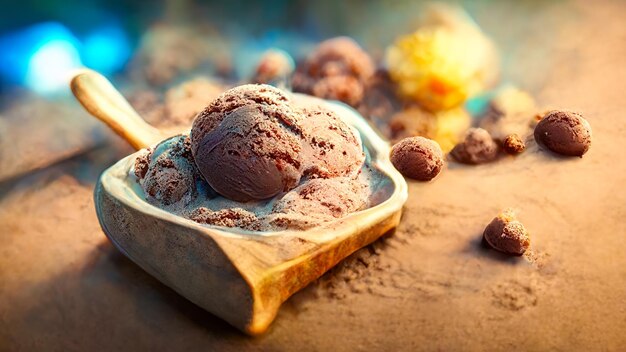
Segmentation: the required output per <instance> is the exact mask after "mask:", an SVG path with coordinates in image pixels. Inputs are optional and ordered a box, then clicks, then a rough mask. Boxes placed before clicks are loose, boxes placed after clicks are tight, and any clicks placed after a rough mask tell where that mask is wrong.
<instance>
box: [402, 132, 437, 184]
mask: <svg viewBox="0 0 626 352" xmlns="http://www.w3.org/2000/svg"><path fill="white" fill-rule="evenodd" d="M390 158H391V163H392V164H393V166H394V167H395V168H396V169H398V171H400V173H401V174H402V175H404V176H406V177H409V178H413V179H416V180H419V181H430V180H432V179H433V178H435V176H437V175H438V174H439V172H441V168H442V167H443V152H442V151H441V148H440V147H439V144H437V142H435V141H433V140H430V139H427V138H424V137H410V138H405V139H403V140H401V141H400V142H399V143H397V144H396V145H394V146H393V148H391V156H390Z"/></svg>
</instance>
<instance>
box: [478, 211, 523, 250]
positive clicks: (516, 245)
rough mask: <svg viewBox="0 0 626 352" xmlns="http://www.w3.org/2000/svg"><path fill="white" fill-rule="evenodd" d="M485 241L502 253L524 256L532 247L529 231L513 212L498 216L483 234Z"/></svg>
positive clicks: (505, 212)
mask: <svg viewBox="0 0 626 352" xmlns="http://www.w3.org/2000/svg"><path fill="white" fill-rule="evenodd" d="M483 239H484V240H485V241H486V242H487V244H489V246H491V247H492V248H493V249H495V250H498V251H500V252H504V253H508V254H513V255H522V254H524V252H526V250H527V249H528V247H529V246H530V238H529V237H528V231H527V230H526V228H525V227H524V225H522V223H521V222H519V221H517V220H516V219H515V215H514V213H513V212H512V211H511V210H505V211H504V212H502V213H500V214H498V216H497V217H495V218H494V219H493V220H492V221H491V222H490V223H489V225H487V227H486V228H485V231H484V232H483Z"/></svg>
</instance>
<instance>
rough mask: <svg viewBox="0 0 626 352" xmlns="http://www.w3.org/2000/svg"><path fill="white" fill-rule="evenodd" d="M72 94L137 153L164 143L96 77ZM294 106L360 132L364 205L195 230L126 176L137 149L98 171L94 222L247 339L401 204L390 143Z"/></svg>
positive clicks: (359, 122) (341, 108)
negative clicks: (292, 225)
mask: <svg viewBox="0 0 626 352" xmlns="http://www.w3.org/2000/svg"><path fill="white" fill-rule="evenodd" d="M72 91H73V92H74V94H75V95H76V97H77V98H78V100H79V101H80V102H81V103H82V104H83V106H84V107H85V108H86V109H87V111H89V112H90V113H91V114H92V115H94V116H96V117H97V118H99V119H100V120H102V121H104V122H105V123H107V124H108V125H109V126H110V127H111V128H112V129H113V130H114V131H116V132H117V133H118V134H119V135H120V136H122V137H124V138H126V140H128V141H129V143H131V144H132V145H133V146H135V148H142V147H146V146H152V145H154V144H156V143H158V142H160V141H161V140H162V139H164V138H165V137H166V136H165V134H164V133H162V132H160V131H159V130H157V129H155V128H153V127H152V126H150V125H148V124H147V123H145V122H144V121H143V120H142V119H141V118H140V117H139V116H138V115H137V113H136V112H135V111H134V110H133V109H132V108H131V107H130V106H129V105H128V103H127V102H126V101H125V100H124V98H123V97H122V96H121V95H120V94H119V93H118V92H117V91H116V90H115V89H114V88H113V87H112V86H111V84H110V83H109V82H108V81H106V79H104V78H103V77H102V76H100V75H98V74H96V73H95V72H92V71H86V72H82V73H79V74H78V75H76V77H74V79H73V80H72ZM294 100H296V101H299V102H300V103H306V104H318V105H325V106H326V107H328V108H330V109H332V110H334V111H335V112H336V113H337V114H338V116H340V117H341V118H342V119H343V120H344V121H345V122H346V123H348V124H349V125H351V126H353V127H354V128H356V129H357V130H358V132H359V134H360V135H361V139H362V140H363V145H364V147H365V148H366V149H367V151H368V153H369V156H368V158H367V159H366V163H367V164H368V166H369V167H371V168H372V169H373V170H375V171H376V172H374V173H373V174H374V175H375V176H373V177H374V178H375V179H374V180H373V182H372V186H371V188H372V195H371V199H370V203H371V204H370V207H369V208H367V209H364V210H361V211H358V212H355V213H352V214H349V215H348V216H345V217H343V218H341V219H337V220H335V221H333V222H331V223H328V224H325V225H324V226H320V227H316V228H312V229H309V230H306V231H280V232H254V231H247V230H242V229H239V228H224V227H217V226H206V225H201V224H198V223H196V222H194V221H191V220H188V219H185V218H183V217H180V216H176V215H174V214H172V213H169V212H167V211H165V210H162V209H160V208H157V207H155V206H152V205H151V204H149V203H147V202H146V201H145V196H144V194H143V192H142V190H141V188H140V187H137V182H136V180H135V179H134V178H133V177H131V176H130V175H131V174H132V172H131V170H132V167H133V165H134V162H135V159H136V157H137V155H138V154H137V153H135V154H132V155H129V156H128V157H126V158H124V159H122V160H120V161H119V162H118V163H117V164H115V165H113V166H112V167H111V168H109V169H108V170H106V171H105V172H104V173H103V174H102V176H101V177H100V180H99V182H98V184H97V186H96V191H95V195H94V197H95V204H96V212H97V214H98V219H99V220H100V225H101V226H102V229H103V230H104V233H105V234H106V236H107V237H108V238H109V239H110V240H111V242H113V244H114V245H115V246H116V247H117V248H118V249H119V250H120V251H121V252H123V253H124V254H125V255H126V256H127V257H129V258H130V259H131V260H133V261H134V262H135V263H137V264H138V265H139V266H140V267H142V268H143V269H144V270H146V271H147V272H148V273H150V274H151V275H153V276H154V277H156V278H157V279H158V280H160V281H161V282H163V283H164V284H165V285H167V286H169V287H171V288H172V289H174V290H175V291H177V292H178V293H180V294H181V295H183V296H184V297H186V298H187V299H189V300H190V301H192V302H194V303H195V304H197V305H199V306H200V307H202V308H204V309H206V310H208V311H210V312H211V313H213V314H215V315H217V316H219V317H221V318H222V319H224V320H226V321H227V322H229V323H230V324H232V325H233V326H235V327H237V328H238V329H240V330H242V331H244V332H246V333H248V334H251V335H256V334H260V333H263V332H264V331H265V330H267V328H268V327H269V325H270V323H271V322H272V321H273V320H274V318H275V317H276V314H277V312H278V309H279V308H280V305H281V304H282V303H283V302H284V301H285V300H286V299H287V298H289V297H290V296H291V295H292V294H294V293H295V292H297V291H298V290H300V289H302V288H303V287H305V286H306V285H308V284H309V283H310V282H311V281H313V280H315V279H317V278H319V277H320V276H321V275H322V274H323V273H324V272H326V271H327V270H328V269H330V268H332V267H333V266H334V265H335V264H337V263H338V262H339V261H341V260H342V259H344V258H345V257H347V256H348V255H350V254H351V253H353V252H354V251H356V250H358V249H359V248H361V247H363V246H366V245H368V244H369V243H371V242H373V241H375V240H376V239H377V238H378V237H380V236H381V235H383V234H384V233H386V232H388V231H389V230H391V229H393V228H394V227H396V226H397V225H398V222H399V221H400V215H401V212H402V206H403V204H404V202H405V201H406V198H407V185H406V182H405V181H404V178H403V177H402V176H401V175H400V174H399V173H398V172H397V171H396V170H395V169H394V168H393V166H392V165H391V163H390V161H389V145H388V143H387V142H385V141H384V140H382V139H381V138H380V137H379V136H378V135H377V134H376V133H375V132H374V131H373V130H372V128H371V127H370V126H369V125H368V124H367V122H366V121H365V120H364V119H363V118H362V117H361V116H360V115H359V114H358V113H357V112H356V111H354V110H353V109H351V108H350V107H348V106H346V105H344V104H340V103H334V102H327V101H324V100H321V99H317V98H312V97H308V96H305V95H299V94H294ZM328 319H332V317H328Z"/></svg>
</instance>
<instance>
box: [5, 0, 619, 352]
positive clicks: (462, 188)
mask: <svg viewBox="0 0 626 352" xmlns="http://www.w3.org/2000/svg"><path fill="white" fill-rule="evenodd" d="M496 6H497V5H496ZM584 6H591V2H588V5H584V3H583V2H581V5H576V6H574V7H573V8H572V9H570V10H567V11H565V10H563V11H565V12H562V11H561V8H560V7H559V6H557V5H555V6H548V7H545V8H542V9H540V10H538V11H537V12H536V13H533V16H534V17H532V23H534V24H535V25H530V24H524V23H517V22H514V21H513V23H512V26H513V27H514V28H516V29H517V30H519V33H517V36H518V38H525V39H524V40H525V42H521V44H519V45H520V46H519V47H517V49H515V52H514V53H515V54H517V55H518V57H517V58H516V59H514V60H513V61H512V62H511V61H509V62H508V63H509V64H516V63H520V65H519V66H518V69H519V70H520V71H519V72H518V75H519V77H520V80H519V81H520V82H522V83H523V84H524V85H525V86H526V87H530V88H531V89H532V92H533V94H534V95H535V96H536V98H537V99H538V101H539V103H540V104H541V105H543V106H547V107H555V108H556V107H567V108H570V109H578V110H581V111H582V112H584V113H585V115H586V116H587V117H588V120H589V122H590V123H591V125H592V127H593V133H594V141H593V144H592V147H591V150H590V151H589V152H588V154H586V155H585V157H584V158H582V159H579V158H568V159H563V158H557V157H554V156H551V155H548V154H546V153H543V152H537V151H536V150H534V149H533V148H530V149H529V151H528V152H526V153H524V154H522V155H521V156H520V157H518V158H516V159H514V158H512V157H511V158H505V159H503V160H501V161H499V162H497V163H495V164H490V165H485V166H458V165H454V166H452V165H450V166H449V167H448V168H447V169H445V170H443V172H442V174H441V175H440V176H439V177H438V178H437V179H436V180H435V181H434V182H432V183H427V184H423V183H410V185H409V187H410V190H409V191H410V196H409V200H408V202H407V205H406V209H405V213H404V218H403V220H402V223H401V226H400V227H399V228H398V229H397V231H396V232H395V233H394V234H391V235H390V236H388V237H386V238H384V239H382V240H380V241H378V242H376V243H375V244H373V245H371V246H370V247H368V248H364V249H363V250H361V251H359V252H357V253H355V255H353V256H352V257H350V258H349V259H347V260H346V261H344V262H343V263H342V264H340V265H339V266H338V267H337V268H335V269H333V270H332V271H331V272H330V273H328V274H326V275H325V276H324V277H323V278H321V279H320V280H318V281H317V282H316V283H314V284H312V285H310V286H309V287H308V288H306V289H305V290H303V291H302V292H300V293H298V294H296V295H295V296H293V297H292V298H291V299H290V300H289V301H288V302H286V303H285V304H284V306H283V308H282V310H281V312H280V314H279V316H278V318H277V319H276V321H275V322H274V324H273V326H272V327H271V329H270V331H269V332H268V333H267V334H266V335H264V336H262V337H260V338H256V339H253V338H249V337H246V336H244V335H242V334H241V333H239V332H238V331H236V330H235V329H233V328H231V327H230V326H228V325H227V324H225V323H223V322H222V321H221V320H219V319H218V318H216V317H214V316H212V315H211V314H209V313H206V312H204V311H202V310H201V309H199V308H197V307H196V306H194V305H193V304H191V303H189V302H188V301H186V300H185V299H183V298H182V297H180V296H178V295H177V294H176V293H174V292H173V291H171V290H170V289H168V288H166V287H164V286H163V285H161V284H160V283H159V282H157V281H156V280H155V279H153V278H152V277H150V276H149V275H147V274H146V273H144V272H143V271H142V270H141V269H139V268H138V267H137V266H135V265H134V264H133V263H132V262H130V261H129V260H128V259H126V258H125V257H124V256H123V255H122V254H120V253H119V252H118V251H117V250H115V249H114V248H113V247H112V246H111V244H110V243H109V242H108V241H107V240H106V239H105V237H104V235H103V234H102V232H101V230H100V227H99V225H98V221H97V219H96V215H95V212H94V205H93V200H92V190H93V185H94V182H95V180H96V177H97V174H98V172H99V171H101V170H102V169H103V167H104V166H103V165H106V164H107V163H111V162H113V161H114V160H115V159H117V158H118V157H120V156H122V155H123V154H124V153H125V152H128V151H120V150H116V151H112V150H110V149H107V150H99V151H96V152H94V153H91V154H90V155H89V156H88V158H80V159H74V160H70V161H68V162H66V163H63V164H61V165H59V166H56V167H53V168H51V169H48V170H45V171H42V172H39V173H37V174H34V175H30V176H28V177H26V178H23V179H21V180H18V181H15V182H13V183H11V184H2V185H1V186H0V187H1V188H0V228H1V230H0V241H1V243H2V245H1V246H0V350H25V351H35V350H46V351H54V350H63V351H73V350H81V351H84V350H90V351H97V350H140V349H141V350H156V349H164V350H215V351H241V350H263V351H292V350H298V351H309V350H311V351H314V350H328V351H331V350H332V351H343V350H363V351H373V350H379V351H395V350H445V351H451V350H467V351H475V350H493V351H499V350H502V351H504V350H511V349H516V350H560V351H574V350H584V351H591V350H606V351H619V350H623V349H624V346H625V345H626V334H625V333H624V332H625V331H626V222H625V221H624V219H625V218H626V191H625V190H624V187H625V186H624V185H626V161H625V157H624V154H623V150H622V149H623V147H622V143H623V141H624V135H625V134H626V83H625V82H626V65H624V60H625V59H624V58H626V21H624V20H623V17H624V16H623V14H624V13H626V3H624V2H615V3H605V4H604V5H602V6H597V7H593V8H585V7H584ZM505 10H506V7H503V6H500V7H497V8H495V9H494V15H493V16H492V17H489V18H491V20H488V19H487V20H486V21H487V22H489V21H492V22H494V21H496V19H495V18H497V15H498V13H499V12H498V11H500V12H502V13H506V11H505ZM509 10H510V9H509ZM522 10H523V9H522ZM485 17H486V16H485ZM552 20H554V21H552ZM500 21H502V20H500ZM500 23H501V24H502V22H500ZM541 23H545V24H546V26H552V27H550V31H548V29H545V31H546V33H544V29H542V28H541V27H540V25H539V24H541ZM554 23H557V24H558V30H557V29H555V28H553V27H554ZM487 24H489V23H487ZM516 26H519V28H518V27H516ZM487 28H488V29H489V28H495V26H493V25H492V26H491V27H489V26H487ZM546 28H547V27H546ZM496 39H497V38H496ZM546 40H549V44H550V45H547V44H546ZM532 43H540V44H541V43H543V44H542V45H543V47H541V48H543V49H541V50H540V51H541V53H537V52H535V51H533V49H534V47H533V46H532V45H531V44H532ZM547 48H550V49H547ZM512 50H513V49H512ZM538 50H539V49H538ZM548 51H551V52H552V55H550V56H547V57H546V58H545V60H543V61H541V64H538V65H536V66H533V65H531V64H525V65H522V64H521V63H523V62H529V60H532V59H541V58H542V56H541V54H546V53H547V52H548ZM524 53H527V55H523V54H524ZM533 77H534V78H533ZM533 150H534V151H533ZM89 160H91V161H97V162H98V163H97V165H101V166H94V165H93V164H89V163H88V161H89ZM505 207H513V208H517V209H518V210H519V219H520V220H521V221H522V222H523V223H524V224H525V225H526V227H527V228H528V229H529V231H530V233H531V241H532V244H531V248H532V250H533V252H534V255H535V260H534V262H530V261H528V260H527V259H525V258H523V257H522V258H510V257H506V256H503V255H500V254H497V253H495V252H493V251H490V250H487V249H483V248H482V247H481V246H480V235H481V233H482V230H483V228H484V226H485V225H486V224H487V223H488V222H489V221H490V220H491V219H492V218H493V217H494V216H495V215H496V214H497V213H498V211H500V210H502V209H503V208H505Z"/></svg>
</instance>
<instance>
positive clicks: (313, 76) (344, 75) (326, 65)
mask: <svg viewBox="0 0 626 352" xmlns="http://www.w3.org/2000/svg"><path fill="white" fill-rule="evenodd" d="M374 70H375V67H374V62H373V61H372V59H371V58H370V56H369V55H368V54H367V53H366V52H365V51H363V49H362V48H361V47H360V46H359V45H358V44H357V43H356V42H355V41H354V40H352V39H350V38H347V37H338V38H333V39H329V40H326V41H324V42H322V43H321V44H320V45H319V46H318V47H317V48H316V49H315V51H313V53H311V55H309V57H308V58H307V59H306V60H305V61H304V62H303V63H302V64H301V65H299V66H298V67H297V69H296V72H295V74H294V77H293V82H292V84H293V89H294V91H296V92H302V93H307V94H311V95H315V96H317V97H320V98H325V99H335V100H341V101H343V102H345V103H347V104H349V105H352V106H357V105H358V104H359V102H360V101H361V99H362V98H363V91H364V84H365V82H366V80H367V79H368V78H370V77H371V76H372V75H373V74H374Z"/></svg>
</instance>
